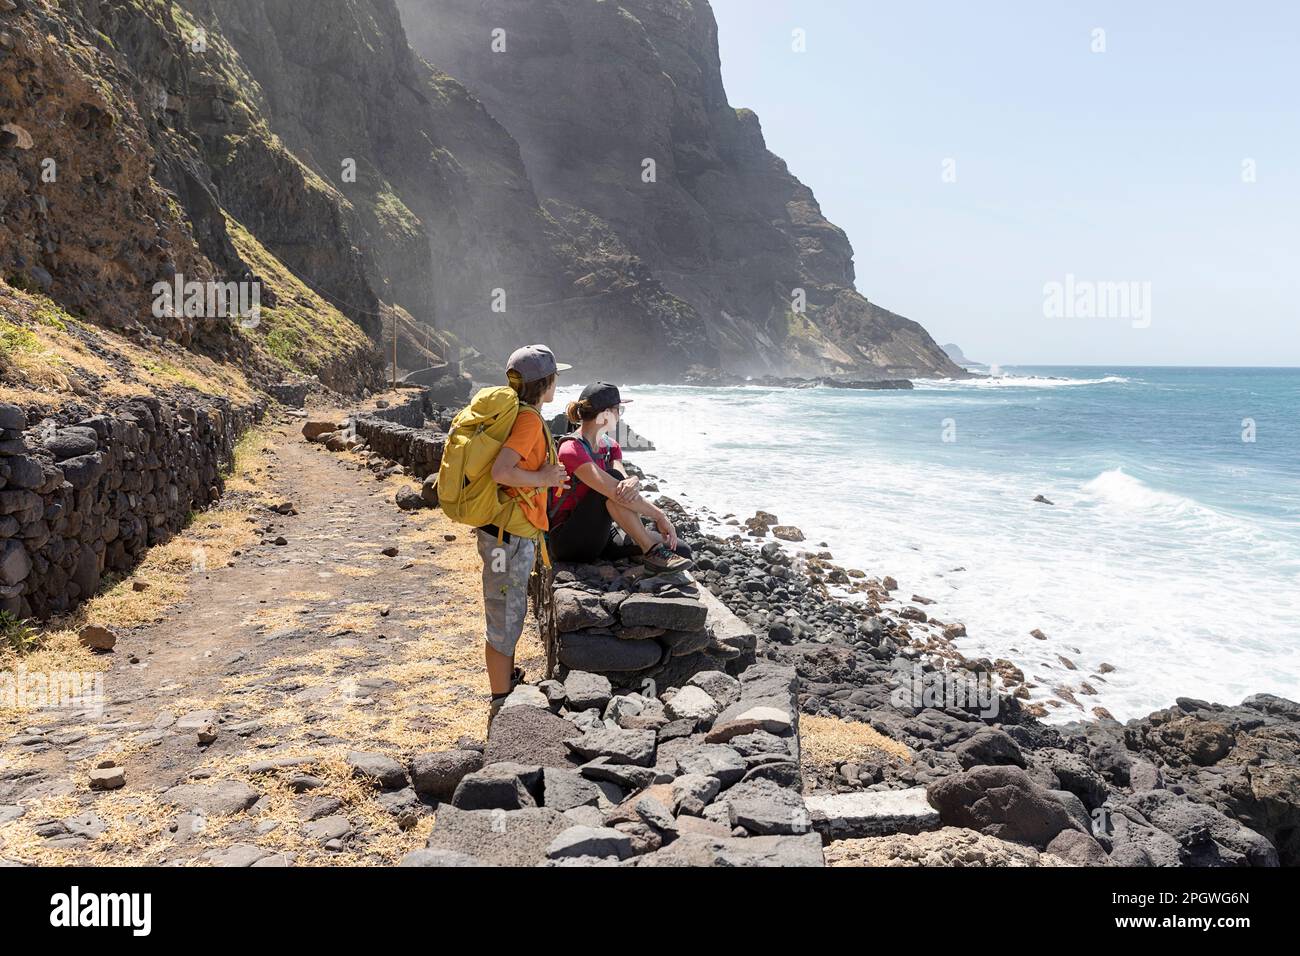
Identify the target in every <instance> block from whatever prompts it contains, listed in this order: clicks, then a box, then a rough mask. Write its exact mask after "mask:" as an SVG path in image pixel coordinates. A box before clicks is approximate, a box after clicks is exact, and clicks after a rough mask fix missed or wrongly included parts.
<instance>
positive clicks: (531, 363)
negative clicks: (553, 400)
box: [506, 345, 573, 385]
mask: <svg viewBox="0 0 1300 956" xmlns="http://www.w3.org/2000/svg"><path fill="white" fill-rule="evenodd" d="M571 368H573V366H572V365H565V364H564V363H563V362H556V361H555V355H554V354H553V353H552V352H551V350H550V349H548V348H547V347H546V346H545V345H525V346H524V347H523V348H521V349H515V350H514V352H512V353H511V355H510V360H509V361H508V362H506V371H508V372H518V373H519V377H520V378H522V379H523V380H524V384H525V385H527V384H528V383H529V382H540V381H541V380H542V379H544V378H547V377H549V376H551V375H554V374H555V373H556V372H567V371H568V370H569V369H571Z"/></svg>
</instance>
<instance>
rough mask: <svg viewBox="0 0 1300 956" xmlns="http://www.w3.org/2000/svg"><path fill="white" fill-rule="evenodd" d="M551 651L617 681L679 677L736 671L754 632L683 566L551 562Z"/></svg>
mask: <svg viewBox="0 0 1300 956" xmlns="http://www.w3.org/2000/svg"><path fill="white" fill-rule="evenodd" d="M554 602H555V630H556V644H557V646H556V652H557V657H558V660H559V663H560V664H561V665H562V667H563V668H565V669H572V670H581V671H592V672H594V673H598V674H603V675H605V676H607V677H608V678H609V679H610V680H611V681H612V682H613V683H614V684H615V685H616V686H619V687H640V686H642V685H643V684H644V683H645V682H646V681H647V680H654V681H655V682H656V683H657V684H658V685H659V686H663V687H667V686H669V685H672V684H680V683H684V682H685V681H686V680H687V679H689V678H690V677H691V676H692V675H693V674H695V673H697V672H699V671H712V670H718V671H725V672H727V673H731V674H736V673H739V672H740V671H741V670H743V669H744V668H745V667H746V666H747V665H748V664H749V663H751V662H752V661H753V659H754V646H755V636H754V632H753V631H752V630H750V629H749V628H748V627H746V626H745V625H744V624H743V623H742V622H741V621H740V620H739V619H738V618H737V617H736V616H735V615H734V614H732V613H731V612H730V611H728V610H727V609H726V608H725V607H724V606H723V605H722V603H721V602H719V601H718V600H717V598H715V597H714V596H713V595H712V594H711V593H710V592H709V591H708V589H707V588H702V587H700V586H699V584H698V583H696V581H695V579H694V578H693V577H692V576H691V575H690V574H689V573H687V572H679V573H677V574H670V575H647V574H646V573H645V569H644V568H643V567H642V566H640V565H637V564H631V563H628V562H618V563H616V564H608V563H602V564H557V565H556V566H555V591H554Z"/></svg>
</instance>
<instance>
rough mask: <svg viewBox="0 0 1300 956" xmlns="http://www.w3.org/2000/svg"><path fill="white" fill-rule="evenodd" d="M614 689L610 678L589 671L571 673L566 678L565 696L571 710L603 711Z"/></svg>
mask: <svg viewBox="0 0 1300 956" xmlns="http://www.w3.org/2000/svg"><path fill="white" fill-rule="evenodd" d="M613 693H614V689H613V687H612V686H611V685H610V683H609V678H608V677H604V676H602V675H600V674H592V673H590V672H588V671H569V673H568V674H567V675H566V676H565V678H564V696H565V698H566V700H567V703H568V708H569V710H587V709H588V708H590V707H596V708H599V709H603V708H604V707H605V705H606V704H607V703H609V700H610V697H611V696H612V695H613Z"/></svg>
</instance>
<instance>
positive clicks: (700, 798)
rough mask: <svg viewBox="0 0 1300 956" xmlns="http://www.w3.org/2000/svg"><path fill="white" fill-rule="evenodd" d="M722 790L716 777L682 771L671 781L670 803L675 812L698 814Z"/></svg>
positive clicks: (689, 814) (690, 814)
mask: <svg viewBox="0 0 1300 956" xmlns="http://www.w3.org/2000/svg"><path fill="white" fill-rule="evenodd" d="M721 790H722V784H720V783H719V782H718V778H717V777H713V776H709V775H707V774H702V773H684V774H682V775H681V776H680V777H678V778H677V779H675V780H674V781H673V782H672V805H673V810H674V812H676V813H684V814H687V815H688V816H699V815H700V814H701V813H703V812H704V808H705V807H707V806H708V805H709V804H710V803H712V802H713V798H714V797H716V796H717V795H718V793H719V792H720V791H721Z"/></svg>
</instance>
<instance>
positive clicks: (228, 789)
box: [158, 780, 261, 817]
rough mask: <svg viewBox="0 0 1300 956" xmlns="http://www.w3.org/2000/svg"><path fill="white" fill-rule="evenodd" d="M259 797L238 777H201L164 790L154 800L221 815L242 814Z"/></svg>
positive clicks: (208, 814) (217, 815)
mask: <svg viewBox="0 0 1300 956" xmlns="http://www.w3.org/2000/svg"><path fill="white" fill-rule="evenodd" d="M260 797H261V794H259V793H258V792H257V791H256V790H254V789H253V788H252V787H250V786H249V785H248V784H246V783H244V782H243V781H240V780H211V781H207V780H205V781H201V782H198V783H183V784H180V785H179V786H175V787H172V788H171V789H169V790H164V791H163V792H162V795H161V796H160V797H159V798H158V799H159V800H160V801H161V802H162V803H164V804H166V805H168V806H172V807H180V808H181V809H183V810H190V811H202V812H203V813H204V814H206V815H207V816H210V817H221V816H230V815H232V814H235V813H242V812H243V811H245V810H247V809H249V808H250V807H251V806H252V805H253V804H255V803H256V802H257V801H258V799H259V798H260Z"/></svg>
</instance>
